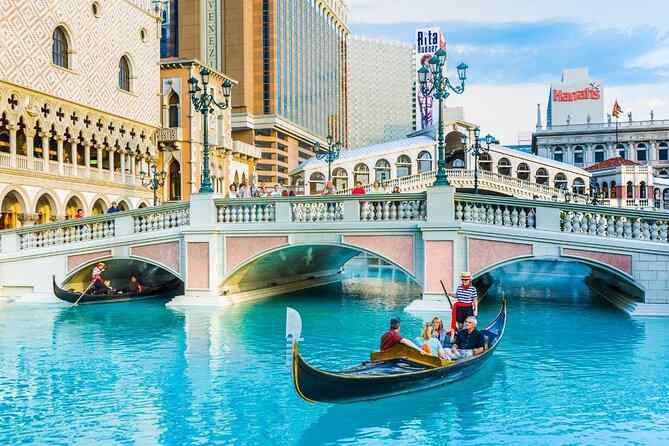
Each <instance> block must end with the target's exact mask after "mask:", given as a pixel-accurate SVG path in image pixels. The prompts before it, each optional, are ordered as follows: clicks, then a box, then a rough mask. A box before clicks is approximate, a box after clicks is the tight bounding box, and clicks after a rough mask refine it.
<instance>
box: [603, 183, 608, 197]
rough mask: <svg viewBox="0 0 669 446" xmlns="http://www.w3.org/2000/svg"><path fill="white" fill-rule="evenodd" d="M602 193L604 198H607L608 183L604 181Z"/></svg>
mask: <svg viewBox="0 0 669 446" xmlns="http://www.w3.org/2000/svg"><path fill="white" fill-rule="evenodd" d="M602 195H603V196H604V198H609V185H608V183H607V182H606V181H604V182H603V183H602Z"/></svg>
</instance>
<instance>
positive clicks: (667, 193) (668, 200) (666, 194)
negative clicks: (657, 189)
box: [662, 187, 669, 209]
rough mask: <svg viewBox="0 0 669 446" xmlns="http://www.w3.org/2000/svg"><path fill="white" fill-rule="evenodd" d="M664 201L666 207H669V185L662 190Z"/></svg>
mask: <svg viewBox="0 0 669 446" xmlns="http://www.w3.org/2000/svg"><path fill="white" fill-rule="evenodd" d="M662 201H663V202H664V208H665V209H669V187H667V188H665V189H664V190H663V191H662Z"/></svg>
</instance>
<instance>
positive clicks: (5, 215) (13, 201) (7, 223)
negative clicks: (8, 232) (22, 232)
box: [0, 190, 26, 229]
mask: <svg viewBox="0 0 669 446" xmlns="http://www.w3.org/2000/svg"><path fill="white" fill-rule="evenodd" d="M23 203H24V201H23V197H22V196H21V195H20V194H19V193H18V192H16V191H14V190H12V191H10V192H9V193H7V195H5V198H3V199H2V206H1V207H2V217H0V229H14V228H19V227H21V225H22V224H23V221H24V218H25V214H24V213H25V211H26V209H25V208H24V207H23Z"/></svg>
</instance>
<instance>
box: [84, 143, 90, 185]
mask: <svg viewBox="0 0 669 446" xmlns="http://www.w3.org/2000/svg"><path fill="white" fill-rule="evenodd" d="M84 164H85V165H86V178H90V176H91V142H90V141H88V140H86V141H84Z"/></svg>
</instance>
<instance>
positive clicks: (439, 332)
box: [432, 316, 448, 346]
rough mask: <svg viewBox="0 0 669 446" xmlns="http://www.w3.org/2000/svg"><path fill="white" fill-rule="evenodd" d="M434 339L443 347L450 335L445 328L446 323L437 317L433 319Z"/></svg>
mask: <svg viewBox="0 0 669 446" xmlns="http://www.w3.org/2000/svg"><path fill="white" fill-rule="evenodd" d="M432 337H434V338H435V339H437V340H438V341H439V343H440V344H441V345H442V346H443V345H444V342H445V341H446V340H447V339H448V334H447V333H446V329H445V328H444V323H443V322H442V321H441V319H439V318H438V317H436V316H435V317H434V318H433V319H432Z"/></svg>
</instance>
